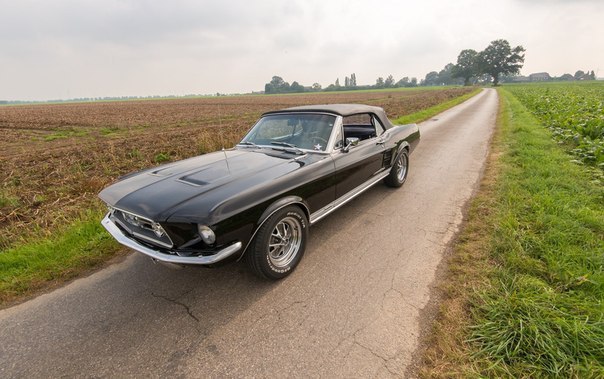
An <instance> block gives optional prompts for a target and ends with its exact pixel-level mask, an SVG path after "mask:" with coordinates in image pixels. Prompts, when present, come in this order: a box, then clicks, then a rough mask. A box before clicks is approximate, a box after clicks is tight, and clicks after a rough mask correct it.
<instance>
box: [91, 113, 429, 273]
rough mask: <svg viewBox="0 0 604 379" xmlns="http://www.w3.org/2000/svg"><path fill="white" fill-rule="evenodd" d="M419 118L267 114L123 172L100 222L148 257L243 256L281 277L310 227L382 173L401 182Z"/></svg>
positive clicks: (108, 191) (197, 260) (177, 260)
mask: <svg viewBox="0 0 604 379" xmlns="http://www.w3.org/2000/svg"><path fill="white" fill-rule="evenodd" d="M419 138H420V136H419V129H418V127H417V125H415V124H410V125H393V124H392V123H391V122H390V121H389V120H388V118H387V117H386V114H385V112H384V110H383V109H382V108H378V107H373V106H367V105H357V104H335V105H313V106H301V107H294V108H288V109H284V110H279V111H272V112H267V113H265V114H263V115H262V117H261V118H260V120H259V121H258V122H257V123H256V124H255V125H254V126H253V127H252V128H251V129H250V131H249V132H248V133H247V135H246V136H245V137H244V138H243V139H242V140H241V142H240V143H238V144H237V145H236V146H235V147H233V148H231V149H227V150H222V151H218V152H214V153H210V154H205V155H201V156H197V157H194V158H190V159H186V160H183V161H179V162H175V163H169V164H166V165H163V166H160V167H156V168H150V169H147V170H144V171H141V172H137V173H134V174H129V175H126V176H124V177H122V178H120V180H119V181H118V182H117V183H115V184H113V185H111V186H109V187H107V188H105V189H104V190H103V191H101V193H100V194H99V197H100V198H101V199H102V200H103V201H104V202H105V203H107V205H108V206H109V212H108V213H107V215H106V216H105V218H104V219H103V221H102V224H103V226H104V227H105V228H106V229H107V230H108V231H109V233H111V234H112V235H113V237H114V238H115V239H117V241H118V242H120V243H122V244H123V245H125V246H128V247H130V248H132V249H134V250H137V251H139V252H141V253H143V254H146V255H148V256H150V257H151V258H153V259H154V260H156V261H160V262H166V263H173V264H178V265H205V266H213V265H216V264H218V263H224V262H228V261H233V260H239V259H245V260H246V262H247V263H248V265H249V267H250V268H251V270H252V271H253V272H254V273H256V274H257V275H259V276H261V277H264V278H268V279H280V278H283V277H285V276H287V275H288V274H290V273H291V272H292V270H293V269H294V268H295V267H296V265H297V264H298V263H299V262H300V259H301V258H302V255H303V254H304V250H305V247H306V242H307V240H308V229H309V226H310V225H312V224H314V223H316V222H318V221H319V220H321V219H322V218H323V217H325V216H327V215H328V214H330V213H331V212H333V211H334V210H336V209H338V208H339V207H340V206H342V205H343V204H345V203H347V202H348V201H350V200H352V199H353V198H355V197H356V196H358V195H359V194H361V193H362V192H363V191H365V190H367V189H368V188H370V187H371V186H372V185H374V184H376V183H378V182H379V181H381V180H382V179H384V181H385V183H386V184H387V185H388V186H391V187H400V186H401V185H402V184H403V183H404V182H405V179H406V178H407V174H408V170H409V154H410V153H411V152H412V151H413V149H414V148H415V147H416V146H417V144H418V143H419Z"/></svg>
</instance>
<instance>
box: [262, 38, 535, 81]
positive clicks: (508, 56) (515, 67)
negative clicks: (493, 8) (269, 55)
mask: <svg viewBox="0 0 604 379" xmlns="http://www.w3.org/2000/svg"><path fill="white" fill-rule="evenodd" d="M524 52H525V49H524V47H522V46H516V47H514V48H512V47H511V46H510V44H509V42H508V41H506V40H504V39H499V40H495V41H493V42H491V43H490V45H489V46H487V47H486V48H485V49H484V50H483V51H480V52H477V51H476V50H473V49H465V50H462V51H461V52H460V53H459V55H458V57H457V63H456V64H453V63H449V64H447V65H446V66H445V67H444V68H443V69H442V70H441V71H440V72H437V71H430V72H429V73H427V74H426V77H425V78H424V79H422V80H421V81H419V83H418V80H417V78H415V77H412V78H409V77H407V76H406V77H403V78H402V79H400V80H398V81H396V80H395V79H394V77H393V76H392V75H388V76H387V77H386V79H384V78H383V77H379V78H377V79H376V81H375V84H374V85H363V86H359V85H358V84H357V79H356V75H355V74H354V73H353V74H351V75H350V76H346V77H345V79H344V85H341V84H340V79H339V78H338V79H336V81H335V83H333V84H330V85H329V86H327V87H326V88H324V89H323V88H322V86H321V85H320V84H319V83H314V84H313V85H312V86H310V87H305V86H303V85H301V84H299V83H298V82H297V81H294V82H293V83H292V84H289V83H288V82H286V81H285V80H283V78H281V77H280V76H273V78H272V80H271V81H270V82H269V83H266V84H265V86H264V92H265V93H292V92H307V91H336V90H337V91H342V90H344V91H345V90H356V89H380V88H397V87H417V86H435V85H454V84H458V85H459V84H464V85H470V84H473V83H475V82H476V81H478V80H480V81H486V80H488V78H491V79H492V81H493V85H498V84H499V81H500V78H501V76H502V75H513V74H518V73H519V72H520V69H521V68H522V65H523V63H524Z"/></svg>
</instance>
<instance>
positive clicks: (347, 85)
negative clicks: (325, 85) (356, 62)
mask: <svg viewBox="0 0 604 379" xmlns="http://www.w3.org/2000/svg"><path fill="white" fill-rule="evenodd" d="M349 86H350V79H348V76H347V77H345V78H344V87H349Z"/></svg>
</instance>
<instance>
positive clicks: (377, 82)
mask: <svg viewBox="0 0 604 379" xmlns="http://www.w3.org/2000/svg"><path fill="white" fill-rule="evenodd" d="M375 88H384V78H382V77H381V76H380V77H379V78H377V79H376V80H375Z"/></svg>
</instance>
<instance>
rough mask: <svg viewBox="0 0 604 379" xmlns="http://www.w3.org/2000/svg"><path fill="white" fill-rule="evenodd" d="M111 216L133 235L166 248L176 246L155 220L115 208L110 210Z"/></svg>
mask: <svg viewBox="0 0 604 379" xmlns="http://www.w3.org/2000/svg"><path fill="white" fill-rule="evenodd" d="M109 218H110V219H111V220H112V221H113V222H115V223H117V224H118V225H119V226H120V227H121V228H122V229H124V230H125V231H126V232H127V233H128V234H130V235H131V236H132V237H135V238H138V239H141V240H143V241H146V242H149V243H151V244H153V245H156V246H160V247H164V248H171V247H172V246H174V244H173V243H172V240H171V239H170V236H168V234H167V233H166V231H165V230H164V228H162V226H161V225H160V224H159V223H157V222H155V221H152V220H149V219H148V218H145V217H142V216H139V215H136V214H134V213H130V212H126V211H123V210H121V209H115V208H113V209H111V210H110V216H109Z"/></svg>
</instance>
